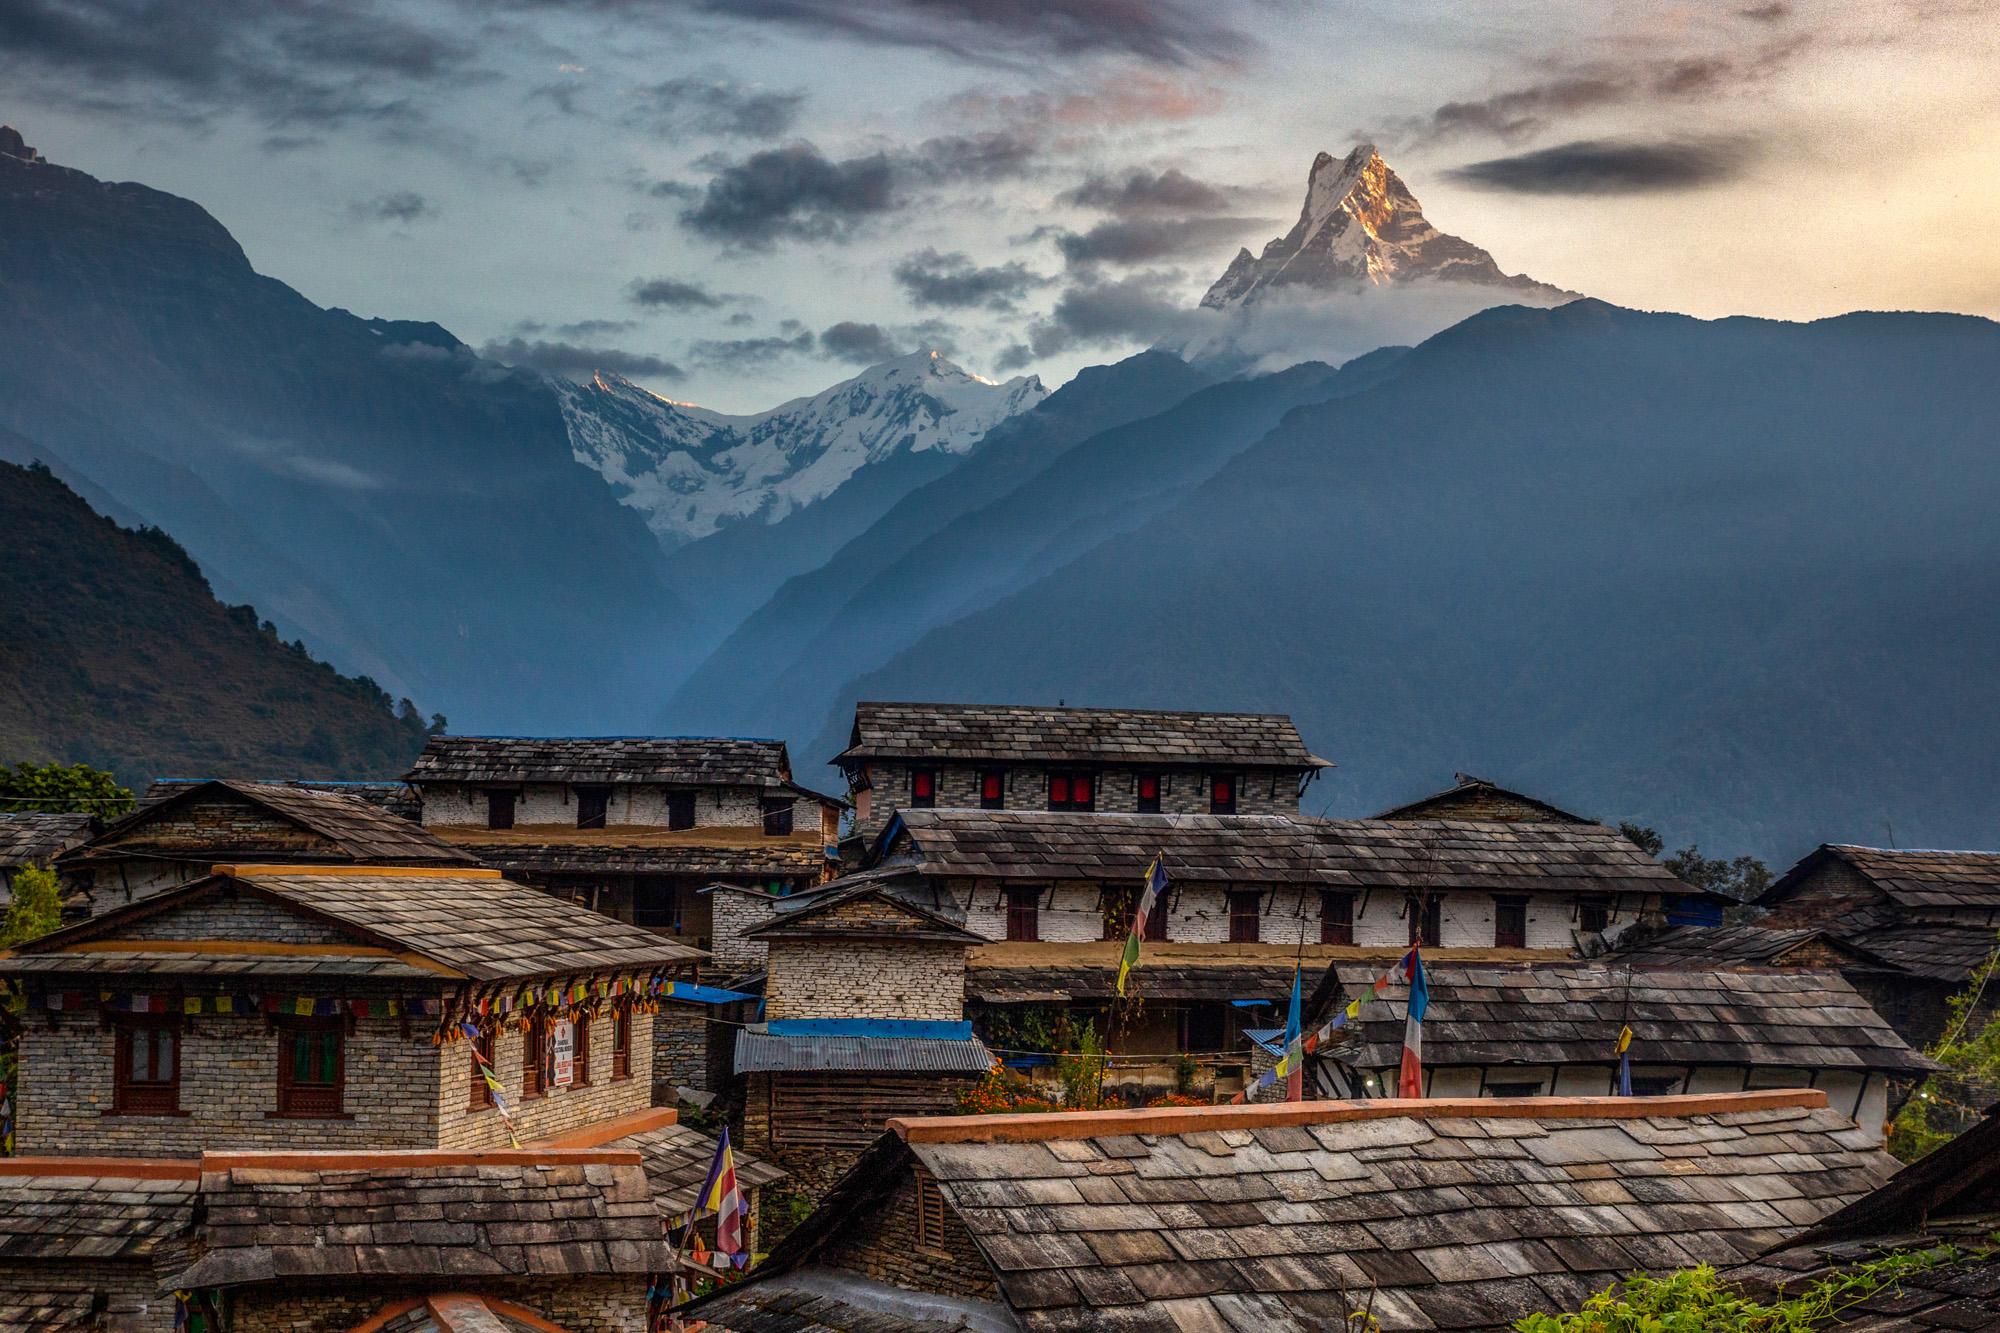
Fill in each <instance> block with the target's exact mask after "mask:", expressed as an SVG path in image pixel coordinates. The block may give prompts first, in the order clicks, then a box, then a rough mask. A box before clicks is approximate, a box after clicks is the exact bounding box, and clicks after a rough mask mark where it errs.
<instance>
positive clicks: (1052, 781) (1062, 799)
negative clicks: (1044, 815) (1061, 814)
mask: <svg viewBox="0 0 2000 1333" xmlns="http://www.w3.org/2000/svg"><path fill="white" fill-rule="evenodd" d="M1096 808H1097V785H1096V783H1095V781H1094V780H1093V779H1092V778H1091V776H1090V774H1088V773H1051V774H1050V775H1049V809H1051V810H1095V809H1096Z"/></svg>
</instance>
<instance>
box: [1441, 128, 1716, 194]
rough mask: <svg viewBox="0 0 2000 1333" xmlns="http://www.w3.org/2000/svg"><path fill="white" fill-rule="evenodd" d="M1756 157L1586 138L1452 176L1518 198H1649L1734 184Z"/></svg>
mask: <svg viewBox="0 0 2000 1333" xmlns="http://www.w3.org/2000/svg"><path fill="white" fill-rule="evenodd" d="M1751 155H1752V154H1751V150H1750V148H1749V146H1748V145H1746V144H1744V143H1743V142H1741V141H1738V140H1714V141H1707V142H1691V141H1679V142H1675V141H1667V142H1661V143H1629V142H1620V141H1616V140H1580V141H1578V142H1576V143H1567V144H1562V145H1560V146H1558V147H1555V148H1542V149H1538V150H1536V151H1535V152H1532V153H1518V154H1515V155H1514V156H1512V157H1496V158H1492V159H1490V160H1488V161H1485V162H1474V163H1472V164H1470V165H1468V166H1463V167H1459V168H1457V169H1455V170H1453V171H1450V172H1447V173H1446V174H1447V175H1449V176H1450V177H1451V178H1452V179H1453V180H1458V181H1463V182H1465V183H1466V184H1468V185H1476V186H1480V187H1481V188H1484V189H1489V190H1508V191H1511V192H1513V193H1516V194H1643V193H1653V192H1659V191H1666V190H1694V189H1699V188H1701V187H1703V186H1706V185H1714V184H1717V183H1718V182H1721V181H1726V180H1729V179H1731V178H1733V177H1734V176H1736V175H1737V174H1738V173H1740V172H1741V171H1742V169H1743V166H1744V164H1745V163H1746V162H1747V161H1748V160H1749V159H1750V157H1751Z"/></svg>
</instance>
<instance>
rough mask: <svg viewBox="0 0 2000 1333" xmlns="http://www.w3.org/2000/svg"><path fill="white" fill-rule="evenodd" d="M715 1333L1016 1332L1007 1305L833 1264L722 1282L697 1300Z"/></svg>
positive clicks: (1015, 1322)
mask: <svg viewBox="0 0 2000 1333" xmlns="http://www.w3.org/2000/svg"><path fill="white" fill-rule="evenodd" d="M699 1317H700V1318H702V1319H705V1320H707V1321H708V1326H709V1327H710V1328H712V1329H715V1330H716V1333H1017V1330H1019V1328H1020V1327H1021V1325H1020V1324H1019V1323H1018V1322H1017V1321H1016V1320H1015V1318H1014V1316H1013V1314H1012V1313H1011V1312H1009V1311H1008V1309H1007V1308H1006V1307H1005V1306H1002V1305H994V1304H992V1303H990V1302H987V1301H976V1300H968V1299H966V1298H963V1297H956V1296H936V1295H932V1294H930V1293H928V1292H915V1291H907V1290H905V1289H903V1288H901V1287H892V1286H890V1285H889V1284H887V1283H885V1282H876V1281H872V1280H871V1279H869V1278H865V1277H862V1276H861V1275H860V1274H858V1273H849V1272H845V1271H843V1270H841V1269H838V1268H818V1267H814V1268H805V1269H800V1270H797V1271H795V1272H791V1273H786V1274H785V1275H783V1276H782V1277H778V1278H774V1279H772V1280H771V1281H769V1282H759V1283H755V1284H753V1285H750V1286H739V1287H730V1288H726V1289H725V1290H724V1291H723V1292H721V1293H719V1294H718V1296H717V1297H716V1298H715V1299H714V1300H712V1301H709V1302H705V1303H704V1304H703V1305H702V1308H701V1313H700V1315H699Z"/></svg>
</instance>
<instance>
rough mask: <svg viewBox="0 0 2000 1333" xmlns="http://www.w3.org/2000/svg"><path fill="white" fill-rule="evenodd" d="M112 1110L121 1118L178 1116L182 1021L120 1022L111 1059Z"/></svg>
mask: <svg viewBox="0 0 2000 1333" xmlns="http://www.w3.org/2000/svg"><path fill="white" fill-rule="evenodd" d="M112 1068H113V1071H114V1072H113V1075H112V1092H111V1109H112V1110H113V1111H114V1112H116V1113H117V1114H119V1115H178V1114H180V1109H181V1033H180V1021H179V1020H178V1019H173V1018H169V1019H166V1020H164V1021H158V1020H156V1021H151V1022H148V1021H144V1020H137V1021H131V1022H126V1021H120V1023H119V1025H118V1045H117V1049H116V1051H115V1052H114V1054H113V1056H112Z"/></svg>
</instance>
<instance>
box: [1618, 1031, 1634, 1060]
mask: <svg viewBox="0 0 2000 1333" xmlns="http://www.w3.org/2000/svg"><path fill="white" fill-rule="evenodd" d="M1631 1045H1632V1029H1631V1028H1629V1027H1628V1028H1624V1029H1622V1030H1621V1031H1620V1032H1619V1033H1618V1054H1619V1055H1623V1054H1625V1052H1626V1050H1627V1049H1628V1048H1629V1047H1630V1046H1631Z"/></svg>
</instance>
